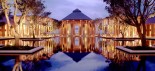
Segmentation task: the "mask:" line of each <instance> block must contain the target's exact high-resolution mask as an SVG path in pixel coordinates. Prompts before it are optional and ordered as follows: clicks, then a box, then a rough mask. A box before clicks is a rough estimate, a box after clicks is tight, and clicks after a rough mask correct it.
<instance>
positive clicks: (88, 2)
mask: <svg viewBox="0 0 155 71" xmlns="http://www.w3.org/2000/svg"><path fill="white" fill-rule="evenodd" d="M45 6H46V10H47V11H51V12H52V14H51V16H50V17H52V18H55V19H58V20H61V19H63V18H64V17H66V16H67V15H68V14H70V13H72V11H73V10H75V9H77V8H78V9H80V10H81V11H82V12H83V13H84V14H86V15H87V16H89V17H90V18H92V19H95V18H104V17H106V16H108V13H107V11H106V10H105V6H106V4H105V3H103V0H45Z"/></svg>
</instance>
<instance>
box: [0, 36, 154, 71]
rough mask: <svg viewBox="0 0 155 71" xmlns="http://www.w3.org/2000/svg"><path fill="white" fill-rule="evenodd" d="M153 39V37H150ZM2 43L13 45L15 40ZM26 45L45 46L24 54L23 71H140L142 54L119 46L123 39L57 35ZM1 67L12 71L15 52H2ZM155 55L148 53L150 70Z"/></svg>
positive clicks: (131, 42) (127, 42)
mask: <svg viewBox="0 0 155 71" xmlns="http://www.w3.org/2000/svg"><path fill="white" fill-rule="evenodd" d="M150 42H153V41H150ZM139 43H140V42H139V40H134V41H125V42H124V45H125V46H135V45H139ZM0 44H4V45H13V44H14V40H1V41H0ZM20 45H24V46H27V45H28V46H36V47H37V46H42V47H44V49H43V50H41V51H38V52H36V53H34V54H20V55H19V57H20V60H21V65H22V69H23V71H136V69H137V67H138V65H139V64H140V58H139V57H140V55H136V54H134V55H133V54H127V53H125V52H122V51H120V50H117V49H116V48H115V46H120V45H122V42H121V41H113V40H112V39H103V38H98V37H89V38H88V37H61V38H60V37H57V38H51V39H45V40H43V41H22V40H21V41H20ZM0 58H1V59H0V71H12V69H13V67H14V64H15V56H11V55H9V56H4V55H1V56H0ZM154 59H155V57H154V56H147V59H146V61H145V66H143V67H144V68H146V71H155V69H154V67H155V61H154Z"/></svg>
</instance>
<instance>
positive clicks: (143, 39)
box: [136, 24, 148, 47]
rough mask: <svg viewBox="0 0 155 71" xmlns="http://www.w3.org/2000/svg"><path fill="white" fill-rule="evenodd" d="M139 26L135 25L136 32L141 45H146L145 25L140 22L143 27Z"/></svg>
mask: <svg viewBox="0 0 155 71" xmlns="http://www.w3.org/2000/svg"><path fill="white" fill-rule="evenodd" d="M140 27H141V26H136V28H137V32H138V35H139V37H140V40H141V45H142V47H146V46H148V45H147V44H146V27H145V24H142V27H143V29H141V28H140Z"/></svg>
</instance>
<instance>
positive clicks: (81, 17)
mask: <svg viewBox="0 0 155 71" xmlns="http://www.w3.org/2000/svg"><path fill="white" fill-rule="evenodd" d="M62 20H91V18H89V17H88V16H86V15H85V14H83V13H82V12H81V11H80V10H79V9H75V10H74V11H73V12H72V13H71V14H69V15H68V16H66V17H65V18H64V19H62Z"/></svg>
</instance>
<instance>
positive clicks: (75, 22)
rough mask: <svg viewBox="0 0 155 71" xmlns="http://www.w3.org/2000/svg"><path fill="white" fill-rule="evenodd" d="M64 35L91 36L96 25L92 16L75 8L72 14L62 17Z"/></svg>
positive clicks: (62, 32) (62, 33)
mask: <svg viewBox="0 0 155 71" xmlns="http://www.w3.org/2000/svg"><path fill="white" fill-rule="evenodd" d="M60 30H61V35H62V36H70V35H72V36H83V35H84V36H88V35H89V36H90V35H93V34H94V25H93V23H92V20H91V18H89V17H88V16H86V15H85V14H83V13H82V12H81V11H80V10H79V9H75V10H74V11H73V12H72V13H71V14H69V15H68V16H66V17H65V18H64V19H62V25H61V28H60Z"/></svg>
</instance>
